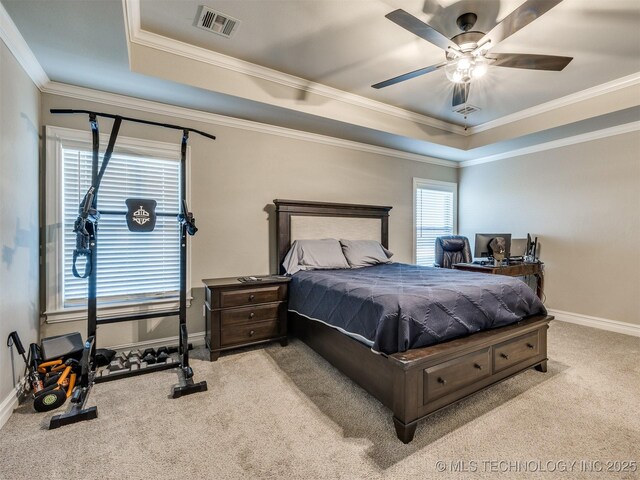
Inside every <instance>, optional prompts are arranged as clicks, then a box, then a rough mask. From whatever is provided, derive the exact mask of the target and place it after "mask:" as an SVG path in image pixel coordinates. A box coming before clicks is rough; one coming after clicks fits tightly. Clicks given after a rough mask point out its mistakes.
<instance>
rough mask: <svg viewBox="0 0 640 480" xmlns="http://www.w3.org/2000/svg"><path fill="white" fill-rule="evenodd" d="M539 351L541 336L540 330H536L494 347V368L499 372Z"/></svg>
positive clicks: (531, 356) (535, 354) (533, 355)
mask: <svg viewBox="0 0 640 480" xmlns="http://www.w3.org/2000/svg"><path fill="white" fill-rule="evenodd" d="M539 353H540V337H539V331H538V330H536V331H535V332H531V333H527V334H526V335H522V336H520V337H516V338H514V339H512V340H509V341H507V342H503V343H500V344H498V345H496V346H495V347H493V369H494V371H495V372H499V371H500V370H504V369H505V368H509V367H510V366H512V365H516V364H517V363H520V362H523V361H525V360H527V359H529V358H533V357H535V356H537V355H538V354H539Z"/></svg>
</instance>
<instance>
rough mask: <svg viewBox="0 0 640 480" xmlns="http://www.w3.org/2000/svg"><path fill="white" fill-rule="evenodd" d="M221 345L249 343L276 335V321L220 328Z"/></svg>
mask: <svg viewBox="0 0 640 480" xmlns="http://www.w3.org/2000/svg"><path fill="white" fill-rule="evenodd" d="M221 333H222V334H221V338H220V341H221V345H222V346H223V347H225V346H227V345H234V344H236V343H251V342H255V341H258V340H264V339H266V338H271V337H275V336H277V335H278V320H271V321H267V322H259V323H251V324H248V325H235V326H233V327H226V328H222V332H221Z"/></svg>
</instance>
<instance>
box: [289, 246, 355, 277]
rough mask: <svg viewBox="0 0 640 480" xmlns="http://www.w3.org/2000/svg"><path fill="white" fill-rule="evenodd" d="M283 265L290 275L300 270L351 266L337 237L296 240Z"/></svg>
mask: <svg viewBox="0 0 640 480" xmlns="http://www.w3.org/2000/svg"><path fill="white" fill-rule="evenodd" d="M282 265H283V266H284V268H285V270H286V272H287V273H288V274H289V275H293V274H294V273H296V272H297V271H299V270H316V269H318V270H328V269H336V268H350V267H349V263H348V262H347V259H346V258H345V257H344V255H343V253H342V248H341V246H340V242H338V240H336V239H335V238H325V239H322V240H296V241H294V242H293V245H291V249H290V250H289V253H287V256H286V257H285V258H284V262H282Z"/></svg>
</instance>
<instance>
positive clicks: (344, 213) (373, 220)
mask: <svg viewBox="0 0 640 480" xmlns="http://www.w3.org/2000/svg"><path fill="white" fill-rule="evenodd" d="M273 203H274V204H275V206H276V245H277V247H276V248H277V262H278V271H279V272H280V273H283V268H282V262H283V260H284V257H285V256H286V255H287V252H288V251H289V249H290V248H291V242H293V240H296V239H297V238H308V237H305V236H304V233H300V232H301V231H302V230H305V231H313V232H314V235H315V237H314V238H336V237H338V238H339V237H342V238H350V239H352V240H361V239H363V238H354V237H353V235H350V232H356V231H360V232H364V233H363V235H365V236H367V235H368V236H371V234H372V233H374V234H375V238H366V239H375V240H378V241H380V243H381V244H382V245H383V246H384V247H385V248H389V210H391V209H392V208H393V207H384V206H378V205H355V204H349V203H325V202H305V201H300V200H279V199H276V200H274V201H273ZM292 217H294V221H295V220H296V218H295V217H299V219H300V220H304V222H301V225H300V228H299V229H298V235H296V232H294V228H292ZM331 218H333V219H336V221H335V222H331V221H327V219H331ZM348 218H351V219H365V220H363V221H362V222H360V223H358V222H346V223H345V222H344V220H345V219H348ZM315 219H317V221H315ZM378 223H379V226H378V225H377V224H378ZM314 224H315V225H314ZM348 224H350V225H348ZM371 227H373V230H374V231H375V232H372V231H371ZM343 228H344V229H345V231H344V232H341V229H343ZM378 229H379V230H378ZM378 232H379V236H378ZM359 237H362V235H359Z"/></svg>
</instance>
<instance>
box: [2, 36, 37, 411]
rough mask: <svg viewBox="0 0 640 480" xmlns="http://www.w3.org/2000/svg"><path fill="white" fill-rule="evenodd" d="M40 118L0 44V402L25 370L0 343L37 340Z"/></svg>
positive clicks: (32, 91) (22, 76) (29, 86)
mask: <svg viewBox="0 0 640 480" xmlns="http://www.w3.org/2000/svg"><path fill="white" fill-rule="evenodd" d="M39 114H40V92H39V91H38V89H37V88H36V87H35V86H34V84H33V82H32V81H31V79H30V78H29V77H28V76H27V75H26V73H25V72H24V71H23V70H22V68H21V67H20V65H19V64H18V62H17V61H16V60H15V58H14V57H13V55H12V54H11V52H9V50H8V49H7V47H6V46H5V44H4V43H3V42H2V41H0V186H1V188H0V245H1V248H2V253H1V258H0V341H2V342H3V343H2V347H1V348H0V402H2V401H3V400H4V399H5V398H7V397H8V395H10V393H11V391H12V389H13V388H14V385H15V384H16V380H17V379H18V377H19V376H20V375H21V374H22V372H23V370H24V363H23V361H22V358H21V357H20V356H18V355H17V354H16V353H15V350H14V351H13V354H12V352H11V351H10V350H9V349H8V348H7V347H6V346H5V343H4V342H5V339H6V338H7V336H8V335H9V333H10V332H12V331H13V330H16V331H18V334H19V335H20V337H21V338H22V342H23V343H24V344H25V347H26V346H28V345H29V343H30V342H35V341H37V339H38V323H39V316H38V308H39V307H38V263H39V261H38V158H39V157H38V150H39V148H38V147H39V138H38V126H39V125H40V119H39ZM12 364H13V368H11V365H12Z"/></svg>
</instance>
